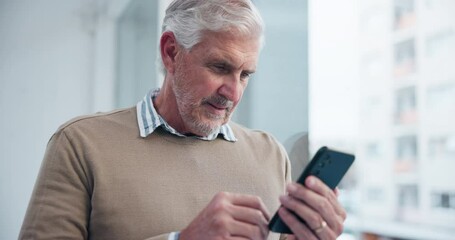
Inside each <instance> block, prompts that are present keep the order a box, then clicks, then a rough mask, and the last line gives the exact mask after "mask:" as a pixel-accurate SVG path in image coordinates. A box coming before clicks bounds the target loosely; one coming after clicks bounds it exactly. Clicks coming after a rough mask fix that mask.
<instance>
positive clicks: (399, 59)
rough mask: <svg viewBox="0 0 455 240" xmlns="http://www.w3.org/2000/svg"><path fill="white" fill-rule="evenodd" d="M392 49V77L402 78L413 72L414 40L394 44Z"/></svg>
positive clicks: (414, 64) (414, 67) (414, 61)
mask: <svg viewBox="0 0 455 240" xmlns="http://www.w3.org/2000/svg"><path fill="white" fill-rule="evenodd" d="M394 49H395V54H394V70H393V71H394V76H395V77H403V76H406V75H408V74H411V73H413V72H415V70H416V53H415V52H416V50H415V42H414V39H409V40H406V41H403V42H399V43H396V44H395V46H394Z"/></svg>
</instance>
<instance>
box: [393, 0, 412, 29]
mask: <svg viewBox="0 0 455 240" xmlns="http://www.w3.org/2000/svg"><path fill="white" fill-rule="evenodd" d="M394 13H395V17H394V27H395V29H397V30H398V29H404V28H408V27H410V26H412V25H414V24H415V22H416V15H415V12H414V0H395V4H394Z"/></svg>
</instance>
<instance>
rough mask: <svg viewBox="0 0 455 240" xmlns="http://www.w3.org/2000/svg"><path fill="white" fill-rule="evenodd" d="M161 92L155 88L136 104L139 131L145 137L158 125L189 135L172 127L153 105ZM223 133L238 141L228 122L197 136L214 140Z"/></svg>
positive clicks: (228, 138)
mask: <svg viewBox="0 0 455 240" xmlns="http://www.w3.org/2000/svg"><path fill="white" fill-rule="evenodd" d="M159 92H160V89H159V88H158V89H154V90H151V91H150V92H149V93H148V94H147V95H145V97H144V98H143V99H142V100H141V101H139V102H138V103H137V105H136V112H137V122H138V125H139V132H140V135H141V137H143V138H145V137H147V136H148V135H150V134H151V133H153V131H155V129H157V128H158V127H160V126H161V127H162V128H163V129H165V130H166V131H167V132H169V133H171V134H174V135H177V136H179V137H187V136H185V135H183V134H181V133H179V132H177V130H175V129H174V128H173V127H171V126H170V125H169V124H168V123H167V122H166V121H165V120H164V119H163V118H162V117H161V115H159V114H158V112H157V111H156V109H155V106H154V105H153V100H152V99H154V98H155V97H156V96H157V95H158V93H159ZM219 134H221V135H222V136H223V138H224V139H225V140H226V141H229V142H236V141H237V138H236V137H235V136H234V132H233V131H232V128H231V127H230V126H229V125H228V124H224V125H222V126H221V127H219V128H218V130H217V131H215V132H214V133H212V134H210V135H209V136H206V137H196V138H199V139H202V140H207V141H210V140H214V139H216V138H217V137H218V135H219Z"/></svg>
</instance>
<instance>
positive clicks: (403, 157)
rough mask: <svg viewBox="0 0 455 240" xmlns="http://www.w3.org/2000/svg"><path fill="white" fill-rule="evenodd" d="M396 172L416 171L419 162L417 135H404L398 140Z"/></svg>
mask: <svg viewBox="0 0 455 240" xmlns="http://www.w3.org/2000/svg"><path fill="white" fill-rule="evenodd" d="M395 154H396V162H395V172H397V173H400V172H410V171H414V170H415V167H416V163H417V137H416V136H402V137H399V138H397V140H396V153H395Z"/></svg>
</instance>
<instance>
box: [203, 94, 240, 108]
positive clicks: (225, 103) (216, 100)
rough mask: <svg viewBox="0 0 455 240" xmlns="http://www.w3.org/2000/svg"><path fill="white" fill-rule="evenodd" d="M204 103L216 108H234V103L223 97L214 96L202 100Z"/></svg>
mask: <svg viewBox="0 0 455 240" xmlns="http://www.w3.org/2000/svg"><path fill="white" fill-rule="evenodd" d="M202 103H203V104H204V103H210V104H213V105H216V106H220V107H224V108H228V109H231V108H232V107H233V106H234V102H233V101H231V100H229V99H227V98H226V97H223V96H221V95H214V96H210V97H208V98H205V99H203V100H202Z"/></svg>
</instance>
